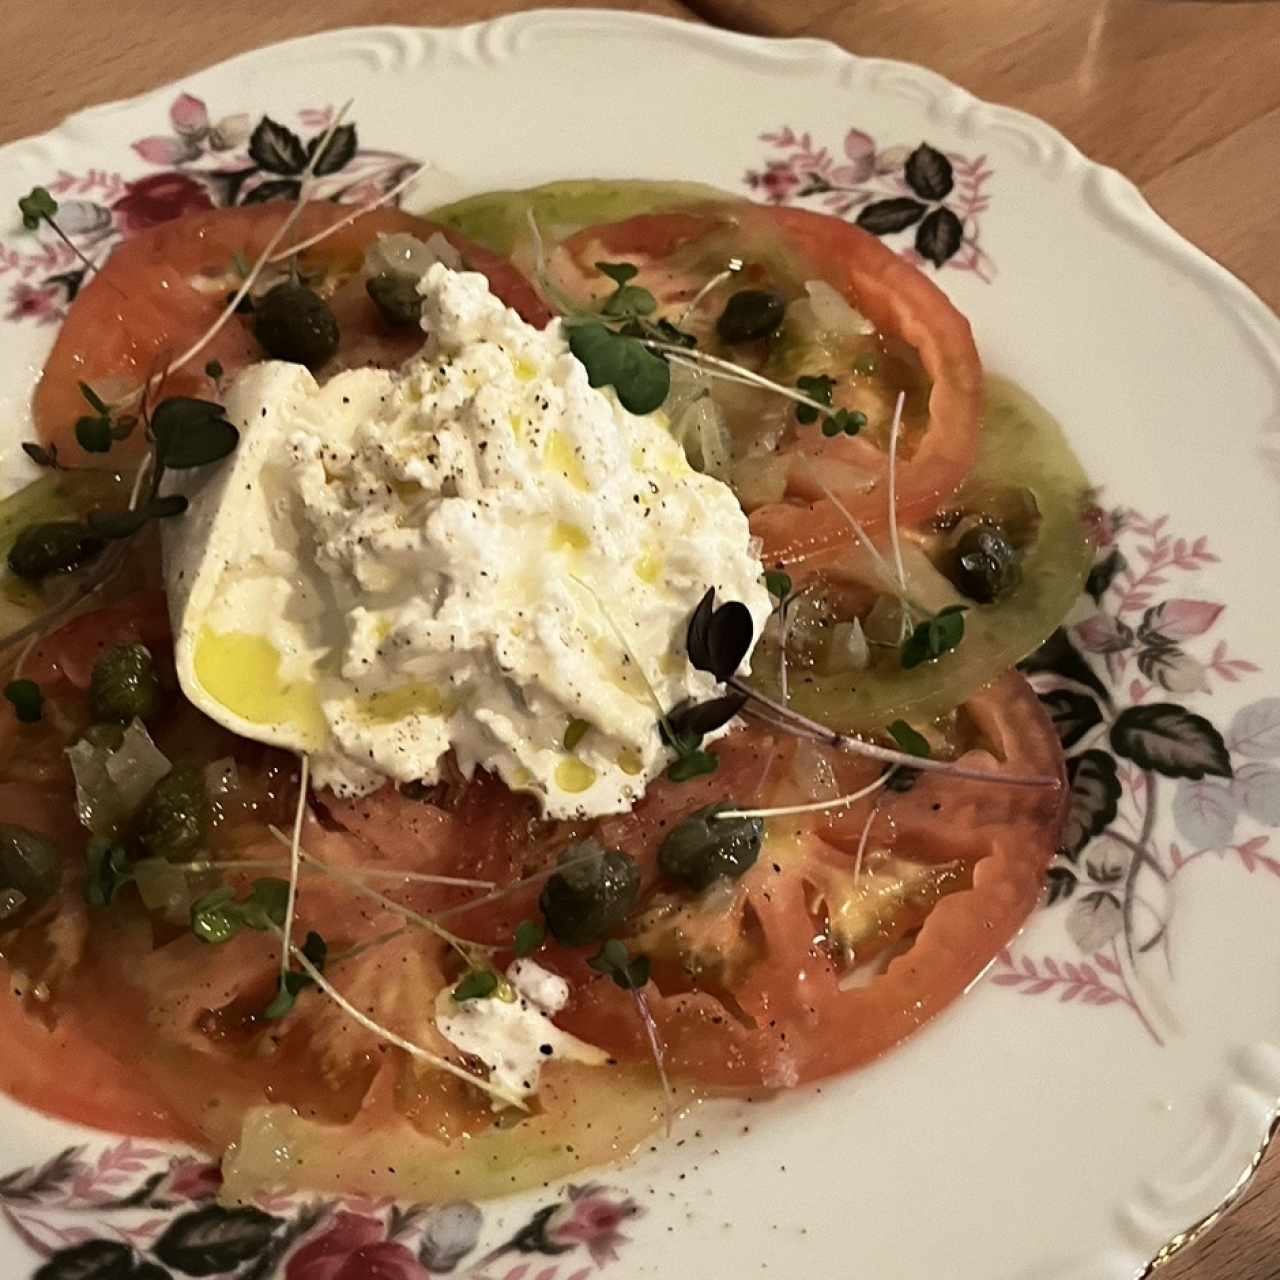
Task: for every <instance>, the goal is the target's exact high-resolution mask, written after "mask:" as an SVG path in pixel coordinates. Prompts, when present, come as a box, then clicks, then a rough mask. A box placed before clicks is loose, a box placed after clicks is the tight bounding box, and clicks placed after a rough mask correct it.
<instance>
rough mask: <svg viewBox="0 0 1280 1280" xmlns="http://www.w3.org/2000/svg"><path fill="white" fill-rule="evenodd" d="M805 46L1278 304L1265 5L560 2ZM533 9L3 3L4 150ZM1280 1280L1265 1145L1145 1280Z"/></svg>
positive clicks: (1277, 166)
mask: <svg viewBox="0 0 1280 1280" xmlns="http://www.w3.org/2000/svg"><path fill="white" fill-rule="evenodd" d="M586 3H594V4H595V5H597V6H604V7H616V8H628V9H635V10H641V11H643V12H649V13H662V14H669V15H674V16H680V17H692V16H693V14H692V13H691V10H697V11H698V13H699V14H700V15H701V16H702V17H703V18H705V19H706V20H708V21H712V22H719V23H721V24H723V25H725V26H730V27H733V28H735V29H738V30H743V31H750V32H756V33H758V34H763V35H814V36H823V37H826V38H828V39H832V40H835V41H836V42H838V43H840V44H842V45H844V46H845V47H847V48H849V49H852V50H853V51H854V52H856V53H863V54H870V55H878V56H884V57H894V58H901V59H904V60H906V61H912V62H921V63H925V64H927V65H929V66H931V67H933V68H935V69H936V70H938V71H940V72H942V73H943V74H944V75H947V76H949V77H951V78H952V79H954V80H956V81H958V82H959V83H960V84H963V85H964V86H965V87H967V88H969V89H971V90H973V92H975V93H977V94H978V95H979V96H981V97H984V98H990V99H993V100H995V101H1000V102H1006V103H1009V104H1011V105H1013V106H1017V107H1021V108H1023V109H1025V110H1028V111H1031V112H1033V113H1035V114H1037V115H1041V116H1043V117H1044V118H1045V119H1047V120H1049V121H1050V122H1051V123H1053V124H1055V125H1056V126H1058V127H1059V128H1060V129H1062V130H1063V131H1064V132H1065V133H1066V134H1067V135H1068V136H1069V137H1070V138H1071V139H1072V140H1073V141H1075V142H1076V143H1078V144H1079V145H1080V146H1081V147H1082V148H1083V149H1084V150H1085V151H1086V152H1087V153H1089V154H1090V155H1092V156H1094V157H1095V158H1096V159H1099V160H1102V161H1104V162H1106V163H1108V164H1113V165H1115V166H1117V167H1118V168H1120V169H1121V170H1123V171H1124V172H1125V173H1127V174H1128V175H1129V176H1130V177H1132V178H1133V179H1134V180H1135V181H1137V182H1138V183H1139V184H1140V185H1141V186H1142V187H1143V189H1144V191H1145V192H1146V194H1147V196H1148V198H1149V199H1150V200H1151V201H1152V203H1153V204H1154V205H1155V207H1156V208H1157V209H1158V210H1159V211H1160V212H1161V214H1163V216H1164V217H1165V218H1167V219H1168V220H1169V221H1170V222H1171V223H1172V224H1173V225H1174V226H1175V227H1177V228H1178V229H1179V230H1181V231H1182V232H1183V233H1184V234H1185V235H1187V236H1189V237H1190V238H1191V239H1192V240H1194V241H1196V242H1197V243H1199V244H1200V245H1202V246H1203V247H1204V248H1205V249H1207V250H1208V251H1209V252H1210V253H1211V254H1213V255H1214V256H1215V257H1217V258H1219V259H1220V260H1221V261H1222V262H1224V263H1225V264H1226V265H1227V266H1228V267H1229V268H1230V269H1231V270H1233V271H1234V272H1236V274H1238V275H1239V276H1241V277H1242V278H1243V279H1244V280H1245V281H1246V282H1247V283H1249V284H1250V285H1252V286H1253V288H1255V289H1256V290H1257V291H1258V292H1259V293H1260V294H1261V295H1262V296H1263V297H1264V298H1266V299H1267V300H1268V301H1269V302H1270V303H1271V304H1272V305H1273V306H1275V305H1278V304H1280V253H1277V252H1276V250H1275V247H1274V243H1273V241H1274V239H1275V232H1276V230H1277V227H1280V212H1278V211H1280V74H1278V69H1280V3H1276V2H1274V0H1259V2H1255V3H1249V2H1247V0H1240V2H1237V3H1206V2H1203V0H849V2H844V3H832V0H688V6H687V7H686V6H685V5H682V4H679V3H676V0H568V3H567V5H566V7H581V6H582V5H584V4H586ZM530 7H533V2H532V0H309V2H308V3H305V4H304V3H301V2H300V0H275V2H274V3H273V2H272V0H200V2H199V3H195V2H194V0H177V2H176V3H175V2H174V0H98V3H94V4H90V3H86V0H6V2H5V4H4V17H5V24H4V39H3V42H2V43H0V106H3V111H0V141H4V140H8V139H10V138H15V137H21V136H23V135H25V134H29V133H37V132H40V131H42V130H44V129H47V128H49V127H50V126H52V125H54V124H56V123H57V122H58V121H59V120H60V119H61V118H62V117H63V116H64V115H66V114H67V113H68V112H70V111H74V110H77V109H78V108H80V107H82V106H85V105H87V104H89V103H93V102H100V101H105V100H110V99H113V98H118V97H121V96H126V95H130V94H134V93H138V92H140V91H142V90H144V89H147V88H149V87H151V86H153V85H156V84H160V83H163V82H165V81H168V80H172V79H174V78H175V77H179V76H181V75H183V74H185V73H188V72H190V71H193V70H196V69H198V68H200V67H203V66H207V65H208V64H210V63H212V62H216V61H218V60H219V59H222V58H225V57H227V56H229V55H231V54H233V53H237V52H240V51H241V50H244V49H248V48H251V47H254V46H257V45H261V44H266V43H270V42H271V41H273V40H280V39H284V38H287V37H289V36H294V35H301V34H304V33H306V32H311V31H317V30H321V29H323V28H327V27H335V26H347V25H356V24H361V23H376V22H404V23H417V24H430V23H435V24H451V23H459V22H467V21H472V20H475V19H479V18H485V17H491V16H493V15H494V14H497V13H503V12H509V11H512V10H516V9H523V8H530ZM1161 1276H1162V1277H1167V1280H1280V1144H1277V1147H1276V1149H1275V1150H1273V1151H1272V1153H1271V1154H1270V1155H1269V1156H1268V1157H1267V1159H1266V1160H1265V1161H1264V1162H1263V1165H1262V1168H1261V1170H1260V1172H1259V1174H1258V1176H1257V1178H1256V1179H1255V1180H1254V1182H1253V1184H1252V1185H1251V1186H1250V1188H1249V1189H1248V1191H1247V1192H1246V1194H1245V1195H1244V1196H1243V1197H1242V1199H1241V1201H1240V1203H1239V1204H1238V1205H1237V1207H1236V1209H1235V1211H1234V1213H1232V1214H1231V1215H1230V1216H1229V1217H1228V1218H1227V1219H1226V1220H1225V1221H1224V1222H1223V1223H1222V1224H1221V1225H1220V1226H1219V1227H1218V1228H1217V1229H1215V1230H1214V1231H1212V1232H1210V1233H1209V1234H1208V1235H1207V1236H1206V1237H1204V1238H1203V1239H1202V1240H1201V1241H1199V1242H1197V1243H1196V1244H1195V1245H1193V1246H1191V1247H1189V1248H1188V1249H1186V1250H1184V1251H1183V1252H1182V1253H1180V1254H1179V1255H1177V1257H1175V1259H1174V1260H1173V1261H1172V1262H1171V1263H1170V1264H1169V1265H1168V1267H1167V1268H1166V1269H1164V1270H1163V1271H1162V1272H1161Z"/></svg>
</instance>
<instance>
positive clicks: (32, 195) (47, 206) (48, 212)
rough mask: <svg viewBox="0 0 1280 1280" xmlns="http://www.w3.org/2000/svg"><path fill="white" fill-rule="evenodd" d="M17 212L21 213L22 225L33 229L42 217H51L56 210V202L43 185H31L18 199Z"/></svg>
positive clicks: (30, 229)
mask: <svg viewBox="0 0 1280 1280" xmlns="http://www.w3.org/2000/svg"><path fill="white" fill-rule="evenodd" d="M18 212H19V213H21V214H22V225H23V226H24V227H26V229H27V230H28V231H34V230H35V229H36V228H37V227H38V226H39V225H40V223H41V220H42V219H45V218H52V217H53V215H54V214H55V213H57V212H58V202H57V201H56V200H55V199H54V198H53V197H52V196H51V195H50V194H49V192H48V191H47V190H46V189H45V188H44V187H32V188H31V190H30V191H29V192H27V194H26V195H25V196H22V197H21V199H19V201H18Z"/></svg>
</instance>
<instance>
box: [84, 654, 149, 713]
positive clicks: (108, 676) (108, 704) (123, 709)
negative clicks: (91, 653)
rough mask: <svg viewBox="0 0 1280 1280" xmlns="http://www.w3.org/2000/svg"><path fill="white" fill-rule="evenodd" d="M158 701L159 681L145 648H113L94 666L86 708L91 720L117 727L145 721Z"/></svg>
mask: <svg viewBox="0 0 1280 1280" xmlns="http://www.w3.org/2000/svg"><path fill="white" fill-rule="evenodd" d="M159 701H160V682H159V681H158V680H157V679H156V668H155V664H154V663H153V662H152V661H151V651H150V650H149V649H148V648H147V647H146V645H142V644H120V645H116V647H115V648H114V649H108V650H107V651H106V653H104V654H103V655H102V657H100V658H99V659H98V661H97V662H96V663H94V666H93V675H92V677H91V678H90V681H89V709H90V710H91V711H92V712H93V718H94V719H95V720H102V721H115V722H117V723H119V724H128V723H129V721H130V720H134V719H138V720H146V719H147V718H148V717H149V716H150V715H151V714H152V713H153V712H154V711H155V709H156V706H157V705H158V703H159Z"/></svg>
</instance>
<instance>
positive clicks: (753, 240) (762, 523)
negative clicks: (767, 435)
mask: <svg viewBox="0 0 1280 1280" xmlns="http://www.w3.org/2000/svg"><path fill="white" fill-rule="evenodd" d="M730 228H732V230H731V231H730V233H729V236H728V239H727V243H730V244H732V243H734V242H735V240H736V241H737V242H739V243H740V244H741V246H742V256H743V257H745V258H746V259H747V260H748V261H760V260H762V261H764V262H772V263H774V264H776V265H777V267H778V269H779V270H781V271H782V272H785V274H786V275H787V276H788V277H789V278H791V279H792V280H794V281H795V282H796V283H797V284H798V283H801V282H803V281H804V280H806V279H814V278H820V279H823V280H826V281H827V282H828V283H829V284H831V285H832V286H833V287H834V288H836V289H837V290H839V291H840V292H841V293H842V294H843V295H844V296H845V297H846V298H848V300H849V302H850V303H851V304H852V305H853V306H854V307H855V308H857V310H859V311H860V312H861V313H862V314H863V315H865V316H866V317H867V318H868V319H869V320H870V321H871V322H872V324H874V325H875V327H876V329H877V330H878V331H880V332H881V333H883V334H886V335H889V336H891V337H893V338H897V339H900V340H901V341H903V342H905V343H906V344H907V345H908V346H910V347H912V348H913V349H914V350H915V352H916V354H917V356H918V357H919V360H920V363H921V365H922V366H923V368H924V371H925V373H926V374H927V375H928V377H929V379H930V380H931V382H932V390H931V392H930V395H929V402H928V423H927V427H926V429H925V431H924V433H923V435H922V436H921V438H920V439H919V442H918V444H917V446H916V449H915V452H914V454H913V455H912V456H911V457H910V458H909V459H906V460H903V461H901V462H900V463H899V466H898V469H897V471H898V474H897V507H898V518H899V519H900V520H902V521H903V522H907V523H911V522H915V521H917V520H920V519H923V518H924V517H926V516H928V515H930V514H931V513H932V512H934V511H935V510H937V508H938V505H939V503H940V502H941V500H942V499H943V498H945V497H946V496H947V495H948V494H950V493H952V492H953V491H954V490H955V489H956V488H957V487H958V486H959V484H960V482H961V481H962V480H963V479H964V477H965V475H966V474H967V473H968V471H969V470H970V468H971V467H972V466H973V464H974V461H975V459H976V457H977V448H978V435H979V431H980V426H981V414H982V366H981V364H980V362H979V360H978V352H977V348H976V347H975V346H974V342H973V334H972V331H971V330H970V327H969V322H968V321H967V320H966V319H965V318H964V316H963V315H961V314H960V312H959V311H957V310H956V308H955V307H954V306H952V304H951V302H950V301H949V300H948V298H947V296H946V295H945V294H944V293H943V292H942V290H941V289H939V288H938V287H937V285H935V284H934V283H933V281H931V280H930V279H929V278H928V277H927V276H926V275H924V273H923V272H921V271H920V270H919V269H918V268H916V267H915V266H913V265H912V264H911V263H909V262H907V261H906V260H905V259H903V258H901V257H899V256H898V255H897V254H896V253H894V252H893V250H892V249H890V248H888V247H887V246H886V245H885V244H884V243H883V242H881V241H880V240H878V239H877V238H876V237H875V236H873V235H870V234H869V233H868V232H866V231H863V230H862V229H861V228H859V227H856V226H853V225H851V224H850V223H848V222H845V221H844V220H843V219H841V218H834V217H830V216H828V215H825V214H820V213H812V212H809V211H807V210H803V209H783V208H778V207H775V206H766V205H755V204H748V203H741V204H726V205H722V206H721V205H712V206H708V207H705V208H701V209H699V210H698V211H689V210H682V211H678V212H672V213H655V214H642V215H639V216H637V217H634V218H629V219H626V220H625V221H623V222H619V223H614V224H610V225H605V226H599V227H590V228H588V229H586V230H584V231H581V232H579V233H577V234H576V235H574V236H572V237H570V239H568V240H567V241H566V242H565V243H564V244H563V245H562V246H561V249H560V252H559V254H558V255H557V258H556V262H555V265H556V267H557V270H558V273H559V274H560V276H561V279H562V281H564V282H565V283H566V284H567V285H568V287H569V288H570V289H571V290H572V291H573V292H574V293H576V294H577V295H578V296H580V297H590V296H591V295H592V294H593V293H595V294H599V293H601V292H604V291H605V289H604V288H603V287H602V283H601V276H600V272H599V270H598V269H597V268H596V266H595V264H596V263H597V262H598V261H601V260H607V259H610V258H612V259H614V260H617V259H619V258H625V259H626V260H627V261H629V262H632V263H634V264H635V265H637V266H638V267H640V274H639V276H637V277H636V280H635V283H636V284H643V285H644V286H646V287H648V288H649V289H650V290H651V291H652V292H653V293H654V295H655V297H657V299H658V300H659V304H660V306H662V305H664V304H665V305H666V306H667V307H668V308H671V309H674V310H677V311H678V310H681V309H683V304H686V303H687V302H688V301H689V300H690V298H691V297H692V296H693V294H694V293H696V291H697V289H698V288H699V287H700V286H701V285H702V284H703V283H705V277H704V278H699V279H696V280H695V279H690V278H689V276H688V274H687V272H686V271H682V270H681V269H680V268H679V267H673V266H672V265H671V264H670V263H669V262H668V261H667V260H668V259H671V258H672V257H673V255H676V254H677V253H678V252H679V251H682V250H688V249H689V248H690V247H691V246H693V247H696V245H697V243H698V242H699V241H701V240H709V239H710V238H711V237H713V236H718V237H721V238H724V235H725V232H726V230H727V229H730ZM724 256H725V255H723V254H722V255H721V257H724ZM686 257H687V255H686ZM715 269H716V268H715V267H714V266H713V267H712V268H711V270H715ZM605 283H606V285H607V282H605ZM783 449H784V452H785V454H786V456H788V457H789V458H790V460H791V467H790V470H789V472H788V475H787V487H786V496H785V500H784V501H783V502H780V503H773V504H769V505H767V506H764V507H761V508H759V509H758V510H756V511H755V512H754V513H753V514H752V517H751V527H752V530H753V532H754V533H756V534H757V535H759V536H760V537H761V538H763V539H764V558H765V559H766V560H767V561H768V562H769V563H779V562H780V563H786V564H794V563H798V562H800V561H802V560H804V559H806V558H807V557H808V556H810V555H813V554H815V553H819V552H822V551H827V550H830V549H831V548H832V547H834V546H837V545H839V544H841V543H845V542H847V541H848V540H849V537H850V532H849V526H848V522H847V521H846V520H845V519H844V517H843V516H842V515H841V514H840V512H839V511H838V510H837V509H836V507H835V505H834V504H833V503H832V502H831V501H830V499H829V498H828V497H827V496H826V492H825V491H826V490H829V491H831V492H832V493H834V494H835V496H836V497H837V498H838V499H839V500H840V501H841V502H842V503H843V505H844V506H845V507H846V508H847V509H848V510H849V511H850V512H851V514H852V515H853V516H854V517H855V518H856V519H857V520H858V521H859V522H860V523H862V524H863V525H864V526H865V527H866V528H868V529H869V530H875V529H876V528H879V527H883V526H884V525H885V524H886V523H887V519H888V509H887V496H886V492H885V486H886V479H887V473H888V460H887V456H886V454H885V452H884V451H883V450H882V449H880V448H878V447H877V446H876V445H875V444H874V443H872V442H871V441H870V440H868V439H865V438H864V437H854V438H850V437H848V436H837V437H835V438H827V437H824V436H823V435H822V433H821V432H820V431H818V430H817V429H816V428H814V429H812V430H808V431H803V432H797V433H796V435H795V438H794V441H793V442H792V443H790V444H787V445H784V446H783ZM868 481H870V484H869V485H868Z"/></svg>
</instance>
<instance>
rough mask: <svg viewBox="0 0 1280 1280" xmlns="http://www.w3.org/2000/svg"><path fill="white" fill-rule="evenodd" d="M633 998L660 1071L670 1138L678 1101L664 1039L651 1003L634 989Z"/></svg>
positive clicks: (666, 1132)
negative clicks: (669, 1075) (668, 1072)
mask: <svg viewBox="0 0 1280 1280" xmlns="http://www.w3.org/2000/svg"><path fill="white" fill-rule="evenodd" d="M631 996H632V999H634V1000H635V1003H636V1012H637V1013H638V1014H639V1015H640V1021H641V1022H642V1023H643V1024H644V1033H645V1035H646V1036H647V1037H648V1040H649V1051H650V1052H651V1053H652V1054H653V1065H654V1066H655V1067H657V1069H658V1080H659V1082H660V1083H661V1085H662V1118H663V1129H664V1132H665V1134H666V1136H667V1137H668V1138H669V1137H670V1136H671V1130H672V1127H673V1126H674V1125H675V1120H676V1099H675V1094H674V1092H673V1091H672V1088H671V1081H670V1079H669V1078H668V1076H667V1061H666V1054H665V1053H664V1052H663V1048H662V1037H661V1036H660V1035H659V1034H658V1024H657V1023H656V1022H654V1020H653V1011H652V1010H651V1009H650V1008H649V1001H648V999H646V997H645V994H644V992H643V991H639V990H637V989H636V988H635V987H632V989H631Z"/></svg>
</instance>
